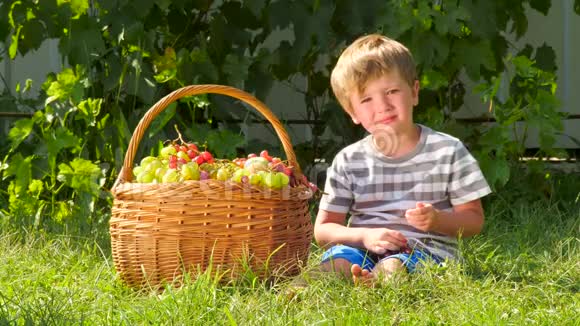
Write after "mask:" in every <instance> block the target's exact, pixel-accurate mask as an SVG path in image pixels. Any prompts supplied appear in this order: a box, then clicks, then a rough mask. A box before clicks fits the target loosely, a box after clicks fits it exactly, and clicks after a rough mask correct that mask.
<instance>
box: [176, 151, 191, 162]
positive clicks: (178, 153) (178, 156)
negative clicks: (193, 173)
mask: <svg viewBox="0 0 580 326" xmlns="http://www.w3.org/2000/svg"><path fill="white" fill-rule="evenodd" d="M177 158H181V159H184V160H185V161H186V162H189V161H191V158H190V157H189V155H187V153H186V152H177Z"/></svg>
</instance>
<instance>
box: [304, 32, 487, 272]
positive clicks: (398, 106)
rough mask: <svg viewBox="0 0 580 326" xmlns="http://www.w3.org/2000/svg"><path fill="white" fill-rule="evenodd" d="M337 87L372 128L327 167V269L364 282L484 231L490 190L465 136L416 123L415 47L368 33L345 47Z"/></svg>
mask: <svg viewBox="0 0 580 326" xmlns="http://www.w3.org/2000/svg"><path fill="white" fill-rule="evenodd" d="M331 86H332V90H333V92H334V94H335V96H336V98H337V99H338V101H339V102H340V104H341V106H342V107H343V109H344V110H345V111H346V112H347V113H348V114H349V115H350V117H351V118H352V121H353V122H354V123H355V124H361V125H362V126H363V127H364V128H365V129H366V130H367V131H368V132H369V133H370V134H371V135H369V136H368V137H366V138H364V139H362V140H360V141H358V142H356V143H354V144H352V145H350V146H347V147H346V148H344V149H343V150H342V151H340V152H339V153H338V154H337V156H336V157H335V159H334V161H333V162H332V165H331V166H330V167H329V169H328V173H327V180H326V185H325V189H324V192H325V195H323V197H322V199H321V202H320V210H319V212H318V216H317V218H316V223H315V226H314V236H315V239H316V241H317V242H318V243H319V244H320V245H321V246H322V247H324V248H328V250H327V251H326V252H325V253H324V255H323V257H322V263H321V268H322V270H324V271H334V272H337V273H340V274H343V275H346V276H349V277H350V276H352V278H353V280H354V281H355V282H359V281H363V282H365V283H366V282H374V281H375V280H376V276H377V275H385V277H388V275H391V274H392V273H393V272H396V271H401V270H407V271H408V272H413V271H415V269H416V268H417V267H418V266H419V264H420V263H421V262H422V261H424V260H433V261H435V262H436V263H441V262H443V261H444V260H445V259H453V258H455V257H456V255H457V253H456V243H457V240H456V238H457V237H458V236H462V237H469V236H472V235H475V234H478V233H479V232H480V231H481V229H482V226H483V221H484V216H483V209H482V206H481V201H480V198H481V197H483V196H485V195H487V194H489V193H490V192H491V190H490V188H489V186H488V184H487V182H486V181H485V179H484V177H483V175H482V173H481V170H480V169H479V166H478V164H477V162H476V161H475V159H474V158H473V157H472V156H471V155H470V154H469V152H468V151H467V149H466V148H465V147H464V146H463V144H462V143H461V142H460V141H459V140H458V139H456V138H453V137H451V136H449V135H446V134H444V133H440V132H436V131H434V130H432V129H430V128H428V127H425V126H422V125H417V124H415V123H414V122H413V108H414V107H415V106H416V105H417V104H418V102H419V82H418V80H417V76H416V71H415V64H414V62H413V58H412V56H411V54H410V52H409V50H408V49H407V48H406V47H405V46H403V45H402V44H400V43H398V42H396V41H394V40H392V39H389V38H387V37H385V36H382V35H376V34H375V35H368V36H364V37H361V38H359V39H358V40H356V41H355V42H354V43H353V44H351V45H350V46H349V47H348V48H347V49H346V50H345V51H344V52H343V53H342V54H341V56H340V58H339V59H338V62H337V64H336V66H335V68H334V70H333V71H332V74H331ZM387 149H388V151H387ZM347 213H350V221H349V225H348V226H346V225H345V224H346V219H347Z"/></svg>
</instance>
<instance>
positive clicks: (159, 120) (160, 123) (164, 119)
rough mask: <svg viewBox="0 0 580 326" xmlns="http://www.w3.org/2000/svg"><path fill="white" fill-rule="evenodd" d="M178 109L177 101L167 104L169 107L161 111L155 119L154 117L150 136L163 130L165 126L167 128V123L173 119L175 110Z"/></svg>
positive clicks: (150, 127)
mask: <svg viewBox="0 0 580 326" xmlns="http://www.w3.org/2000/svg"><path fill="white" fill-rule="evenodd" d="M176 109H177V103H176V102H173V103H171V104H169V105H168V106H167V108H165V110H163V112H161V113H159V114H158V115H157V116H156V117H155V119H153V121H152V122H151V125H150V126H149V128H148V129H149V132H148V135H149V138H151V137H153V136H155V135H157V133H159V132H160V131H161V130H163V128H165V126H166V125H167V123H168V122H169V121H171V119H173V117H174V116H175V112H176Z"/></svg>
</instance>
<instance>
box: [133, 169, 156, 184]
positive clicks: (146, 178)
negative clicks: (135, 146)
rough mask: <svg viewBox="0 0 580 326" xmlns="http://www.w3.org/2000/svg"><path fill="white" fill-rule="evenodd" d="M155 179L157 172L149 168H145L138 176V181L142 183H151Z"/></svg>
mask: <svg viewBox="0 0 580 326" xmlns="http://www.w3.org/2000/svg"><path fill="white" fill-rule="evenodd" d="M153 179H155V174H154V173H153V172H151V171H149V170H143V171H141V173H139V175H138V176H137V182H140V183H151V182H153Z"/></svg>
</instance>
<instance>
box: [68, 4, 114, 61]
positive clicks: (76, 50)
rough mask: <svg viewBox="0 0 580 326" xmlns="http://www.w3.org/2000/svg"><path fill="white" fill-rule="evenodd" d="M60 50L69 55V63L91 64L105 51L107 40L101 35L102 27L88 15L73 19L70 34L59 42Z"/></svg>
mask: <svg viewBox="0 0 580 326" xmlns="http://www.w3.org/2000/svg"><path fill="white" fill-rule="evenodd" d="M59 50H60V52H61V53H62V54H64V55H66V56H67V59H68V63H69V64H71V65H72V66H75V65H77V64H81V65H85V66H86V65H89V64H90V63H91V62H92V61H93V60H96V59H97V58H99V57H101V56H102V55H103V53H104V52H105V42H104V41H103V37H102V36H101V28H100V27H99V25H98V24H97V22H96V21H95V20H94V18H91V17H88V16H86V15H84V16H81V17H80V18H79V19H73V20H72V21H71V26H70V32H69V34H68V36H63V37H61V39H60V42H59Z"/></svg>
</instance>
